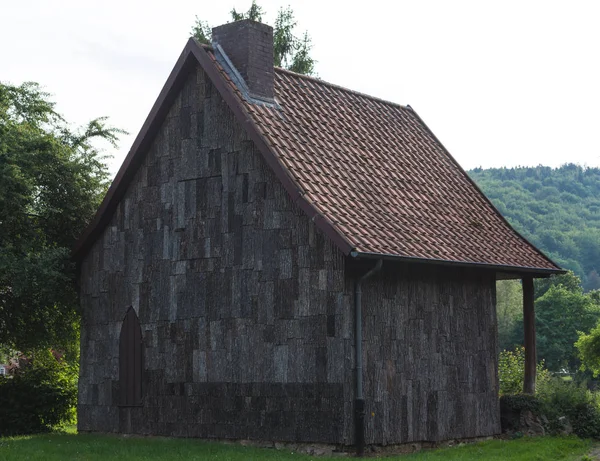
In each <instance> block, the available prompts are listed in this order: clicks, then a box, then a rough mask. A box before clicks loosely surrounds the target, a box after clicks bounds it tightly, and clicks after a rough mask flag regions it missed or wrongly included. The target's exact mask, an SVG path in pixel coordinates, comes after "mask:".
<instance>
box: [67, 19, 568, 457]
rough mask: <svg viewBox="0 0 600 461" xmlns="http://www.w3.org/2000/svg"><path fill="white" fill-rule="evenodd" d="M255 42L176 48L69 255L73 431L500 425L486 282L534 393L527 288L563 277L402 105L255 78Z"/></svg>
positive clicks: (260, 49)
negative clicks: (75, 388)
mask: <svg viewBox="0 0 600 461" xmlns="http://www.w3.org/2000/svg"><path fill="white" fill-rule="evenodd" d="M272 34H273V31H272V29H271V28H270V27H268V26H266V25H264V24H260V23H256V22H252V21H248V20H244V21H239V22H233V23H230V24H226V25H223V26H220V27H217V28H215V29H213V43H212V45H210V46H206V45H201V44H199V43H197V42H196V41H195V40H193V39H190V40H189V42H188V43H187V45H186V46H185V48H184V49H183V52H182V54H181V56H180V57H179V59H178V61H177V63H176V64H175V67H174V69H173V71H172V73H171V75H170V76H169V78H168V80H167V82H166V84H165V86H164V88H163V90H162V92H161V93H160V95H159V97H158V100H157V101H156V103H155V105H154V107H153V108H152V110H151V112H150V114H149V116H148V119H147V120H146V122H145V124H144V126H143V127H142V130H141V132H140V133H139V135H138V137H137V138H136V140H135V142H134V144H133V146H132V148H131V151H130V152H129V154H128V156H127V158H126V159H125V161H124V163H123V165H122V167H121V169H120V170H119V172H118V174H117V176H116V178H115V180H114V182H113V184H112V185H111V187H110V189H109V191H108V193H107V195H106V198H105V199H104V201H103V203H102V205H101V207H100V209H99V210H98V212H97V214H96V216H95V218H94V220H93V222H92V223H91V224H90V226H89V228H88V229H87V231H86V232H85V234H84V235H83V236H82V237H81V239H80V241H79V243H78V244H77V247H76V248H75V250H74V257H75V258H76V260H77V261H78V265H79V291H80V299H81V309H82V313H83V314H82V315H83V318H82V325H81V328H82V329H81V371H80V373H81V376H80V380H79V404H78V425H79V430H80V431H98V432H116V433H127V434H146V435H164V436H177V437H202V438H215V439H251V440H263V441H281V442H294V443H297V442H320V443H329V444H336V445H338V446H340V445H341V446H353V445H355V446H357V448H358V450H359V451H361V450H362V448H363V447H364V446H365V445H391V444H402V443H408V442H419V441H429V442H439V441H443V440H450V439H466V438H475V437H484V436H490V435H494V434H498V433H499V432H500V414H499V404H498V371H497V353H498V351H497V349H498V346H497V320H496V292H495V286H496V280H498V279H505V278H517V279H523V283H524V297H525V314H526V315H525V323H526V328H525V332H526V346H527V357H528V359H527V360H528V368H527V370H528V371H527V372H526V383H527V384H526V386H528V388H531V386H532V383H533V382H534V381H533V380H534V379H535V375H534V373H535V335H534V329H533V321H532V319H533V289H532V286H533V285H532V281H533V278H535V277H547V276H549V275H551V274H554V273H558V272H560V271H561V270H560V268H559V267H558V266H557V265H556V264H555V263H554V262H552V261H551V260H550V259H548V258H547V257H546V256H545V255H544V254H542V253H541V252H540V251H539V250H538V249H536V248H535V247H534V246H533V245H532V244H531V243H529V242H528V241H527V240H526V239H525V238H523V237H522V236H521V235H519V233H517V232H516V231H515V230H514V229H513V228H512V227H511V226H510V225H509V224H508V222H507V221H506V220H505V219H504V218H503V217H502V216H501V215H500V213H499V212H498V211H497V210H496V209H495V208H494V206H493V205H492V204H491V202H490V201H489V200H488V199H487V198H486V197H485V196H484V195H483V193H482V192H481V191H480V190H479V189H478V187H477V186H476V185H475V184H474V182H473V181H472V180H471V179H470V178H469V176H468V175H467V174H466V173H465V171H464V170H463V169H462V168H461V167H460V166H459V164H458V163H457V162H456V161H455V160H454V158H453V157H452V156H451V155H450V154H449V152H448V151H447V150H446V149H445V148H444V146H443V145H442V144H441V143H440V141H439V140H438V139H437V138H436V137H435V136H434V134H433V133H432V132H431V130H430V129H429V128H428V127H427V126H426V125H425V123H424V122H423V120H421V118H420V117H419V116H418V115H417V113H416V112H415V110H413V109H412V108H411V107H410V106H402V105H398V104H394V103H391V102H387V101H383V100H380V99H377V98H374V97H371V96H368V95H365V94H361V93H358V92H356V91H352V90H348V89H346V88H342V87H340V86H337V85H334V84H332V83H328V82H325V81H322V80H319V79H317V78H313V77H307V76H304V75H298V74H296V73H293V72H290V71H287V70H284V69H279V68H274V67H273V36H272ZM364 59H365V58H364V57H360V56H357V62H356V63H349V66H350V67H352V66H354V65H359V63H360V62H361V60H364ZM374 78H375V75H374ZM532 364H533V370H532V368H531V367H532Z"/></svg>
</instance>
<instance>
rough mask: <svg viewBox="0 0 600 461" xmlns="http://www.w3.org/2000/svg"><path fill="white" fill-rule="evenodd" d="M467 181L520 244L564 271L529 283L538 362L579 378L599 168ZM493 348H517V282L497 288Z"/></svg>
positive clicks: (597, 248)
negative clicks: (532, 285) (579, 345)
mask: <svg viewBox="0 0 600 461" xmlns="http://www.w3.org/2000/svg"><path fill="white" fill-rule="evenodd" d="M469 175H470V176H471V178H473V180H474V181H475V182H476V183H477V184H478V186H479V187H480V188H481V189H482V190H483V192H484V193H485V194H486V195H487V196H488V198H489V199H490V200H491V201H492V202H493V204H494V205H495V206H496V207H497V208H498V210H499V211H500V212H501V213H502V214H503V215H504V217H505V218H506V219H507V220H508V221H509V222H510V223H511V224H512V225H513V227H514V228H515V229H516V230H517V231H518V232H520V233H521V234H522V235H523V236H524V237H525V238H527V239H528V240H529V241H531V242H532V243H533V244H535V245H536V246H537V247H538V248H540V249H541V250H542V251H544V253H545V254H546V255H548V256H549V257H550V258H551V259H553V260H554V261H555V262H556V263H558V264H559V265H560V266H562V267H563V268H565V269H569V270H570V271H572V272H569V273H568V274H566V275H563V276H558V277H553V278H551V279H541V280H537V281H536V285H535V298H536V300H535V303H536V304H535V305H536V328H537V339H538V345H537V346H538V359H540V360H543V361H544V362H545V365H546V366H547V367H548V369H550V370H551V371H554V372H560V371H566V372H569V373H574V372H581V360H580V353H579V352H578V350H577V347H576V346H575V343H576V342H577V340H578V337H579V335H580V332H583V333H589V332H590V331H591V330H592V329H593V327H594V326H595V325H596V324H597V322H598V320H599V319H600V290H599V289H600V276H599V275H598V272H599V271H600V169H598V168H585V167H581V166H578V165H573V164H567V165H563V166H562V167H560V168H550V167H545V166H538V167H517V168H491V169H481V168H477V169H474V170H471V171H469ZM497 289H498V294H497V299H498V309H497V312H498V331H499V346H500V350H504V349H507V350H512V349H514V348H515V347H518V346H519V345H520V344H522V341H523V323H522V318H523V317H522V307H521V306H522V305H521V302H522V301H521V300H522V298H521V296H522V295H521V284H520V282H519V281H502V282H498V286H497Z"/></svg>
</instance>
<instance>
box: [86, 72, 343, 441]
mask: <svg viewBox="0 0 600 461" xmlns="http://www.w3.org/2000/svg"><path fill="white" fill-rule="evenodd" d="M80 284H81V289H80V294H81V304H82V311H83V320H82V335H81V379H80V382H79V429H80V430H83V431H103V432H125V433H137V434H158V435H173V436H197V437H216V438H234V439H245V438H250V439H261V438H264V439H269V440H281V441H319V442H331V443H351V440H350V438H351V427H350V426H349V424H351V420H352V419H351V402H352V394H351V392H352V371H351V370H352V367H353V359H352V347H351V344H352V335H353V333H352V312H353V311H352V308H351V299H350V294H347V293H351V290H347V287H346V286H345V284H346V280H345V276H344V258H343V255H342V254H341V253H340V252H339V251H338V250H337V249H336V248H335V247H334V246H333V245H332V244H331V243H330V242H329V241H328V240H327V239H326V238H325V237H324V236H323V234H321V233H320V232H319V231H318V230H317V229H316V228H315V226H314V225H313V223H312V222H311V221H310V220H309V219H308V218H307V217H306V216H305V215H304V214H303V213H302V211H301V210H299V209H298V208H297V207H296V206H295V205H294V204H293V203H292V202H291V200H290V199H289V196H288V195H287V193H286V192H285V191H284V189H283V187H282V186H281V185H280V183H279V182H278V181H277V179H276V178H275V176H274V174H273V173H272V171H271V170H270V169H269V168H268V167H267V165H266V164H265V162H264V160H263V159H262V157H261V155H260V153H258V152H257V151H256V148H255V146H254V144H253V143H252V142H251V141H250V140H249V139H248V138H247V136H246V133H245V132H244V131H243V130H242V129H241V128H240V126H239V125H238V123H237V122H236V121H235V120H234V118H233V115H232V113H231V112H230V110H229V109H228V107H227V105H226V104H225V102H224V101H223V100H222V98H221V97H220V96H219V94H218V93H217V92H216V91H215V89H214V88H213V86H212V84H211V83H210V81H207V80H206V79H205V75H204V73H203V71H201V70H200V69H196V70H195V71H194V72H192V73H191V75H190V76H189V78H188V80H187V82H186V84H185V86H184V88H183V90H182V92H181V93H180V95H179V96H178V97H177V99H176V101H175V102H174V104H173V106H172V108H171V110H170V112H169V114H168V116H167V118H166V120H165V122H164V124H163V126H162V128H161V129H160V130H159V132H158V135H157V137H156V139H155V140H154V142H153V143H152V146H151V148H150V150H149V152H148V154H147V156H146V158H145V160H144V162H143V164H142V165H141V166H140V168H139V170H138V171H137V173H136V174H135V177H134V179H133V180H132V182H131V184H130V185H129V188H128V190H127V192H126V195H125V196H124V198H123V199H122V201H121V203H120V204H119V206H118V208H117V210H116V212H115V214H114V216H113V217H112V222H111V223H110V225H109V226H108V227H107V228H106V229H105V231H104V233H103V235H102V237H101V238H100V239H99V240H98V241H96V243H95V244H94V246H93V249H92V250H91V251H90V252H89V254H88V255H87V256H86V258H85V260H84V261H83V263H82V266H81V283H80ZM129 306H133V308H134V309H135V310H136V312H137V314H138V316H139V320H140V324H141V328H142V335H143V348H144V354H143V356H144V362H145V364H144V370H145V371H144V402H143V405H142V406H141V407H133V408H120V407H119V406H118V402H119V392H120V390H119V384H118V383H119V376H118V374H119V358H118V352H119V347H118V346H119V332H120V328H121V323H122V320H123V317H124V315H125V313H126V312H127V309H128V307H129Z"/></svg>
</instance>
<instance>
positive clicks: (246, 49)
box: [212, 19, 274, 99]
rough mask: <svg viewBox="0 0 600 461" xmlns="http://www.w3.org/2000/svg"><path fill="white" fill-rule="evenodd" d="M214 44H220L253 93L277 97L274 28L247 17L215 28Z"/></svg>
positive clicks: (261, 96)
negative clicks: (274, 93) (275, 95)
mask: <svg viewBox="0 0 600 461" xmlns="http://www.w3.org/2000/svg"><path fill="white" fill-rule="evenodd" d="M212 41H213V45H220V47H221V48H222V49H223V51H224V52H225V54H226V55H227V57H228V58H229V60H230V61H231V63H232V64H233V65H234V66H235V68H236V70H237V71H238V72H239V74H240V76H241V77H242V78H243V79H244V81H245V82H246V85H247V86H248V90H249V92H250V95H251V96H254V97H257V98H260V99H273V79H274V71H273V28H272V27H270V26H268V25H266V24H262V23H260V22H256V21H251V20H249V19H244V20H242V21H236V22H231V23H229V24H223V25H222V26H218V27H215V28H213V30H212Z"/></svg>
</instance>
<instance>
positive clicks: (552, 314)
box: [536, 285, 600, 371]
mask: <svg viewBox="0 0 600 461" xmlns="http://www.w3.org/2000/svg"><path fill="white" fill-rule="evenodd" d="M599 318H600V306H598V304H596V303H595V302H594V298H593V297H592V296H590V295H588V294H584V293H583V292H582V290H581V289H579V290H577V291H570V290H569V289H567V288H566V287H565V286H563V285H557V286H552V287H550V289H549V290H548V291H547V292H546V293H545V294H544V295H543V296H542V297H541V298H539V299H538V300H537V301H536V330H537V331H536V332H537V352H538V359H543V360H545V362H546V365H547V367H548V369H549V370H552V371H560V370H561V369H562V368H567V369H568V370H572V371H575V370H577V369H578V368H579V366H580V362H579V357H578V353H577V350H576V348H575V345H574V344H575V342H576V341H577V339H578V337H579V332H584V333H588V332H589V331H590V330H591V329H592V328H593V327H594V325H596V322H597V321H598V319H599Z"/></svg>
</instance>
